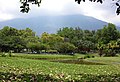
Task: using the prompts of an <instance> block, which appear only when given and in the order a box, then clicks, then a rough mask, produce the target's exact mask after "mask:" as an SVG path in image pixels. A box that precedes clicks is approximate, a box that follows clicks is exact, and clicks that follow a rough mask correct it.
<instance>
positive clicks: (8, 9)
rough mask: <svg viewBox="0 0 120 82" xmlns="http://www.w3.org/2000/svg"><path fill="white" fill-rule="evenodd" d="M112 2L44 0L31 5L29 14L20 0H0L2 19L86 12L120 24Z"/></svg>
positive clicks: (85, 13) (0, 17) (106, 0)
mask: <svg viewBox="0 0 120 82" xmlns="http://www.w3.org/2000/svg"><path fill="white" fill-rule="evenodd" d="M108 2H109V3H108ZM112 3H113V2H110V0H105V2H104V3H103V4H100V3H91V2H89V1H86V2H85V3H83V2H82V3H81V4H80V5H79V4H77V3H76V2H75V0H42V4H41V6H40V7H37V5H30V6H31V11H30V12H29V13H28V14H23V13H21V12H20V8H19V7H20V2H19V0H0V21H3V20H9V19H13V18H21V17H22V18H26V17H33V16H39V15H68V14H84V15H88V16H92V17H95V18H98V19H100V20H103V21H107V22H112V23H115V24H119V23H120V22H119V19H120V15H119V16H117V15H116V13H115V10H116V7H115V6H111V5H113V4H112Z"/></svg>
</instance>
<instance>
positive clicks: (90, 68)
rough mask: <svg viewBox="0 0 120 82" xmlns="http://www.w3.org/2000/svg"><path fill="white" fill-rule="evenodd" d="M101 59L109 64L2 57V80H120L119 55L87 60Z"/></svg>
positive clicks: (0, 69)
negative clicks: (68, 62)
mask: <svg viewBox="0 0 120 82" xmlns="http://www.w3.org/2000/svg"><path fill="white" fill-rule="evenodd" d="M23 56H25V55H23ZM28 56H31V55H28ZM39 56H40V55H39ZM44 56H46V55H44ZM52 56H53V55H52ZM56 56H58V55H56ZM49 57H50V56H49ZM99 59H101V60H100V61H97V62H101V61H102V60H103V61H104V63H106V62H107V64H109V65H76V64H65V63H56V62H49V61H45V60H32V59H24V58H17V57H14V58H13V57H10V58H4V57H0V62H1V63H0V66H1V67H0V81H39V82H44V81H46V82H50V81H54V82H61V81H63V82H84V81H90V82H96V81H98V82H99V81H103V82H104V81H106V82H114V81H116V82H119V81H120V79H119V78H120V69H119V67H120V65H119V64H117V63H116V64H115V62H119V57H116V58H113V57H112V58H111V57H107V58H92V59H91V58H88V59H85V60H87V61H95V60H99Z"/></svg>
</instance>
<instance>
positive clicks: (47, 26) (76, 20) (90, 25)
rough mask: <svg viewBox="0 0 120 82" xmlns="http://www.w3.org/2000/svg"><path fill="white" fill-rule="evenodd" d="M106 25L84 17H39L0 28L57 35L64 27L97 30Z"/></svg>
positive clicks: (19, 20)
mask: <svg viewBox="0 0 120 82" xmlns="http://www.w3.org/2000/svg"><path fill="white" fill-rule="evenodd" d="M104 25H107V22H104V21H101V20H98V19H95V18H93V17H89V16H84V15H60V16H39V17H33V18H26V19H24V18H21V19H12V20H8V21H3V22H0V28H2V27H4V26H11V27H14V28H17V29H24V28H26V27H29V28H31V29H32V30H34V31H35V32H36V33H37V34H41V33H43V32H48V33H55V32H56V31H57V30H58V29H59V28H62V27H80V28H82V29H88V30H97V29H100V28H102V27H103V26H104Z"/></svg>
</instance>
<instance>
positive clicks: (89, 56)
mask: <svg viewBox="0 0 120 82" xmlns="http://www.w3.org/2000/svg"><path fill="white" fill-rule="evenodd" d="M94 57H95V56H93V55H85V56H84V59H86V58H94Z"/></svg>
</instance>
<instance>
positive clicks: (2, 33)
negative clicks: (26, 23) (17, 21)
mask: <svg viewBox="0 0 120 82" xmlns="http://www.w3.org/2000/svg"><path fill="white" fill-rule="evenodd" d="M119 39H120V31H119V30H117V29H116V26H115V25H114V24H111V23H109V24H108V26H104V28H103V29H99V30H97V31H94V30H93V31H90V30H82V29H80V28H79V27H77V28H72V27H71V28H69V27H65V28H62V29H60V30H58V32H57V33H56V34H49V33H46V32H44V33H43V34H42V35H41V36H40V37H39V36H36V35H35V32H33V31H32V30H31V29H29V28H26V29H23V30H18V29H15V28H12V27H8V26H6V27H4V28H3V29H1V30H0V51H1V52H9V51H10V50H12V51H13V52H28V53H41V52H42V50H44V51H45V53H46V52H47V51H49V50H57V51H58V52H60V53H65V54H66V53H67V54H71V55H72V54H74V53H76V52H77V53H84V54H86V53H89V52H97V51H98V54H99V55H100V56H102V55H104V54H105V55H106V56H107V55H108V56H115V55H116V54H117V53H119V52H120V40H119Z"/></svg>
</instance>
